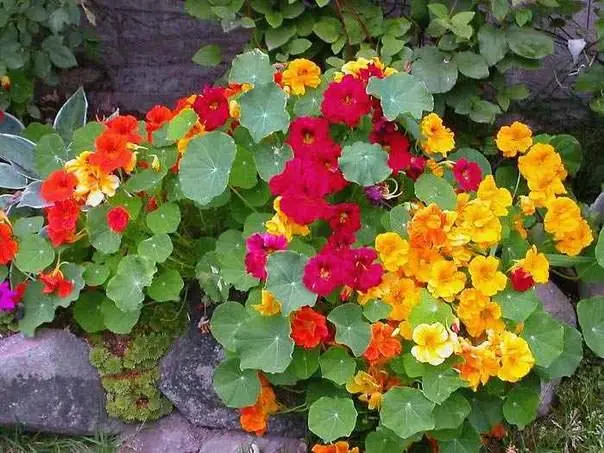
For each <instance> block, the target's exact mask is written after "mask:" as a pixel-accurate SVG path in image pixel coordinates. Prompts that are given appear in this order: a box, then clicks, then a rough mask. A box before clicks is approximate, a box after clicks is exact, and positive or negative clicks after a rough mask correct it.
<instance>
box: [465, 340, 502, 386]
mask: <svg viewBox="0 0 604 453" xmlns="http://www.w3.org/2000/svg"><path fill="white" fill-rule="evenodd" d="M460 341H461V347H460V351H459V356H460V357H462V359H463V361H462V362H461V363H459V364H457V365H455V368H457V370H458V371H459V377H460V378H461V379H463V380H464V381H466V382H467V383H468V385H469V386H470V388H471V389H472V390H474V391H476V390H477V389H478V386H479V385H480V384H482V385H485V384H486V383H487V382H488V381H489V379H490V378H491V377H493V376H497V372H498V371H499V359H498V358H497V355H496V354H495V351H494V350H493V348H492V345H491V343H489V342H488V341H484V342H482V343H481V344H479V345H477V346H474V345H472V344H471V343H470V342H469V341H467V340H460Z"/></svg>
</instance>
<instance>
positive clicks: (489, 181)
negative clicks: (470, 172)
mask: <svg viewBox="0 0 604 453" xmlns="http://www.w3.org/2000/svg"><path fill="white" fill-rule="evenodd" d="M476 196H477V197H478V198H479V199H480V200H482V201H485V202H487V203H489V205H490V207H491V209H492V210H493V212H494V213H495V215H496V216H497V217H503V216H506V215H508V210H507V208H508V207H510V206H511V205H512V194H511V193H510V191H509V190H507V189H503V188H498V187H497V185H496V184H495V178H493V175H488V176H487V177H486V178H484V179H483V180H482V182H481V183H480V185H479V186H478V192H476Z"/></svg>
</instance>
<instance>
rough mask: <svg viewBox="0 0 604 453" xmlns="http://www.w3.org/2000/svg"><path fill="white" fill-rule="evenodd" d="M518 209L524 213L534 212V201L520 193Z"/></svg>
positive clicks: (531, 213) (530, 213)
mask: <svg viewBox="0 0 604 453" xmlns="http://www.w3.org/2000/svg"><path fill="white" fill-rule="evenodd" d="M520 210H521V211H522V213H523V214H524V215H533V214H534V213H535V202H534V201H533V200H531V199H530V197H527V196H526V195H520Z"/></svg>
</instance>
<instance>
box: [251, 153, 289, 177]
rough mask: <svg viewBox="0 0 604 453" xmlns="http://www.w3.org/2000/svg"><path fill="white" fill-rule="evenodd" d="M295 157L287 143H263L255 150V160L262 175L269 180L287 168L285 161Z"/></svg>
mask: <svg viewBox="0 0 604 453" xmlns="http://www.w3.org/2000/svg"><path fill="white" fill-rule="evenodd" d="M293 157H294V153H293V151H292V149H291V147H290V146H289V145H288V144H286V143H281V144H277V145H270V144H267V143H263V144H261V145H258V146H257V148H256V149H255V151H254V161H255V162H256V168H257V170H258V174H259V175H260V177H261V178H262V179H263V180H264V181H266V182H268V181H270V180H271V178H272V177H273V176H275V175H278V174H279V173H281V172H282V171H283V169H284V168H285V163H286V162H287V161H288V160H290V159H292V158H293Z"/></svg>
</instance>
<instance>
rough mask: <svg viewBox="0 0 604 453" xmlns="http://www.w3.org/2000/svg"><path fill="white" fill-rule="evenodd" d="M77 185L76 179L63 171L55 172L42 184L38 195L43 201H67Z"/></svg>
mask: <svg viewBox="0 0 604 453" xmlns="http://www.w3.org/2000/svg"><path fill="white" fill-rule="evenodd" d="M77 184H78V179H77V178H76V177H75V176H74V175H72V174H71V173H67V172H66V171H65V170H55V171H53V172H52V173H51V174H50V175H48V178H46V180H45V181H44V182H43V183H42V188H41V189H40V193H41V195H42V198H44V200H46V201H48V202H50V203H54V202H56V201H64V200H68V199H70V198H71V197H72V196H73V191H74V190H75V188H76V186H77Z"/></svg>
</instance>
